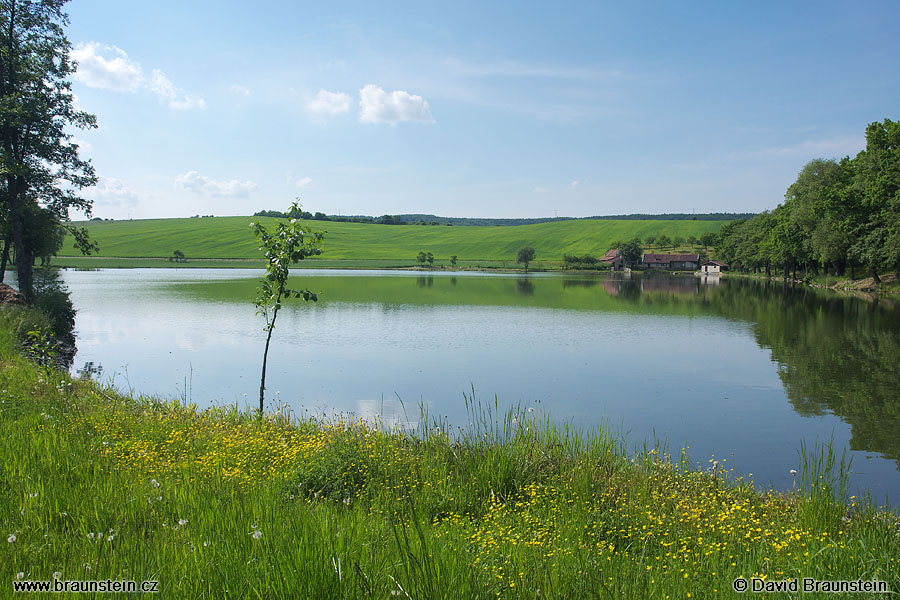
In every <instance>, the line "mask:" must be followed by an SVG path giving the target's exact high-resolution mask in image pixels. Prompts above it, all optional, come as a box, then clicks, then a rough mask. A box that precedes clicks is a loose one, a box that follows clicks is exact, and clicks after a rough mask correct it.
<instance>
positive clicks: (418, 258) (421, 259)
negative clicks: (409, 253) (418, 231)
mask: <svg viewBox="0 0 900 600" xmlns="http://www.w3.org/2000/svg"><path fill="white" fill-rule="evenodd" d="M426 260H428V255H427V254H425V253H424V252H419V255H418V256H416V261H417V262H420V263H422V264H423V265H424V264H425V261H426Z"/></svg>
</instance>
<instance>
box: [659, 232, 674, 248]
mask: <svg viewBox="0 0 900 600" xmlns="http://www.w3.org/2000/svg"><path fill="white" fill-rule="evenodd" d="M656 245H657V246H659V247H660V248H665V247H666V246H671V245H672V240H671V239H669V236H667V235H666V234H662V235H661V236H659V237H658V238H656Z"/></svg>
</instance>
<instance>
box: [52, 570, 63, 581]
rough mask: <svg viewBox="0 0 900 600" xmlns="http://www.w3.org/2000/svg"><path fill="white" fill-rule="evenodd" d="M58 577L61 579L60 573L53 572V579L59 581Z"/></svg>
mask: <svg viewBox="0 0 900 600" xmlns="http://www.w3.org/2000/svg"><path fill="white" fill-rule="evenodd" d="M60 577H62V573H60V572H59V571H54V572H53V579H59V578H60Z"/></svg>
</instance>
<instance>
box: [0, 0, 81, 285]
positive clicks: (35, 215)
mask: <svg viewBox="0 0 900 600" xmlns="http://www.w3.org/2000/svg"><path fill="white" fill-rule="evenodd" d="M63 4H64V0H47V1H44V2H24V1H20V2H4V3H2V4H0V24H2V26H0V54H2V61H0V169H2V172H3V182H2V185H3V187H2V191H0V213H2V214H3V215H4V216H3V219H2V221H3V222H4V223H5V225H6V230H5V231H4V237H7V236H8V239H11V240H12V243H13V245H14V246H15V248H16V253H15V256H16V271H17V275H18V281H19V288H20V290H21V291H22V293H23V295H24V296H25V298H26V300H27V301H28V302H32V301H33V300H34V289H33V283H32V265H33V263H34V259H35V257H41V258H43V259H45V262H46V258H47V257H49V256H50V255H52V254H53V253H54V252H55V251H56V250H57V249H58V248H59V242H60V240H61V225H60V224H61V223H63V222H65V221H68V220H69V209H71V208H74V209H77V210H81V211H84V212H85V213H86V214H88V213H89V212H90V208H91V201H90V200H88V199H85V198H81V197H79V196H78V193H79V192H80V190H81V189H82V188H84V187H87V186H91V185H94V184H95V183H96V181H97V178H96V175H95V173H94V169H93V167H92V166H91V164H90V161H87V160H83V159H81V158H80V157H79V155H78V144H77V143H75V142H74V141H73V136H72V133H71V130H72V129H73V128H80V129H91V128H94V127H96V118H95V117H94V116H93V115H90V114H88V113H86V112H83V111H80V110H77V109H76V107H75V102H74V96H73V94H72V89H71V88H72V86H71V82H69V81H68V79H67V78H68V77H69V76H70V75H72V73H73V72H74V71H75V65H74V64H73V63H72V62H71V61H70V59H69V49H70V48H71V44H70V43H69V41H68V40H67V39H66V36H65V33H64V30H63V27H64V26H65V25H66V24H67V23H68V17H67V16H66V14H65V13H63V12H62V6H63ZM88 216H89V214H88ZM79 235H80V232H79V231H78V230H75V231H73V236H75V239H76V240H79V239H80V238H79Z"/></svg>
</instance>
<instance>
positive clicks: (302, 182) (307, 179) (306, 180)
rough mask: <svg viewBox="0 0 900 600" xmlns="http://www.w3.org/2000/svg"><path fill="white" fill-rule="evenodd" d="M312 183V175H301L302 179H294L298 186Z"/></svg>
mask: <svg viewBox="0 0 900 600" xmlns="http://www.w3.org/2000/svg"><path fill="white" fill-rule="evenodd" d="M311 183H312V177H301V178H300V179H297V180H296V181H294V185H296V186H297V187H298V188H305V187H308V186H309V185H310V184H311Z"/></svg>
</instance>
